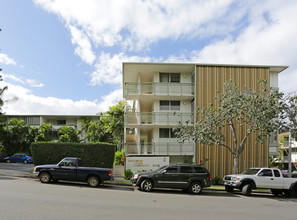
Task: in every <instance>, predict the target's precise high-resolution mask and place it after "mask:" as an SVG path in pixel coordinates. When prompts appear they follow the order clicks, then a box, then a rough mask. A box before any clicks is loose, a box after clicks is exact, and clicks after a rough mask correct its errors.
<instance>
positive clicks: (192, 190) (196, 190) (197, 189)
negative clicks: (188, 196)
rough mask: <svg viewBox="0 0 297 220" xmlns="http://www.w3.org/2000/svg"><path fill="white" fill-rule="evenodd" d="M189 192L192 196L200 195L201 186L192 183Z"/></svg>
mask: <svg viewBox="0 0 297 220" xmlns="http://www.w3.org/2000/svg"><path fill="white" fill-rule="evenodd" d="M189 191H190V193H192V194H196V195H198V194H200V193H201V192H202V185H201V183H198V182H196V183H192V184H191V186H190V188H189Z"/></svg>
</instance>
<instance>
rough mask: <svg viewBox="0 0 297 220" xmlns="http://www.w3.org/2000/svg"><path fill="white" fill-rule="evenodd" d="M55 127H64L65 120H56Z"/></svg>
mask: <svg viewBox="0 0 297 220" xmlns="http://www.w3.org/2000/svg"><path fill="white" fill-rule="evenodd" d="M57 125H66V120H57Z"/></svg>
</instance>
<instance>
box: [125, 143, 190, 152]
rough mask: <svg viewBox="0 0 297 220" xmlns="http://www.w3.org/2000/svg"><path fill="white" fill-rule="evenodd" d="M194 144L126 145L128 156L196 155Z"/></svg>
mask: <svg viewBox="0 0 297 220" xmlns="http://www.w3.org/2000/svg"><path fill="white" fill-rule="evenodd" d="M194 149H195V144H194V143H182V144H181V143H176V142H173V143H169V142H168V143H144V144H137V143H126V144H125V154H126V155H132V154H134V155H135V154H137V155H194V152H195V150H194Z"/></svg>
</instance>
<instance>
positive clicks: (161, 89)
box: [124, 82, 194, 97]
mask: <svg viewBox="0 0 297 220" xmlns="http://www.w3.org/2000/svg"><path fill="white" fill-rule="evenodd" d="M124 92H125V94H124V95H125V97H127V96H139V95H155V96H156V95H157V96H193V95H194V85H193V84H192V83H132V82H131V83H125V91H124Z"/></svg>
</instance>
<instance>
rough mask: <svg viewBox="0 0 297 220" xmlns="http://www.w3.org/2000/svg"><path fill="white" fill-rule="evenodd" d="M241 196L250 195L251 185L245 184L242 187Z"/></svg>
mask: <svg viewBox="0 0 297 220" xmlns="http://www.w3.org/2000/svg"><path fill="white" fill-rule="evenodd" d="M242 194H243V195H245V196H250V195H251V194H252V185H251V184H246V185H244V186H243V187H242Z"/></svg>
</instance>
